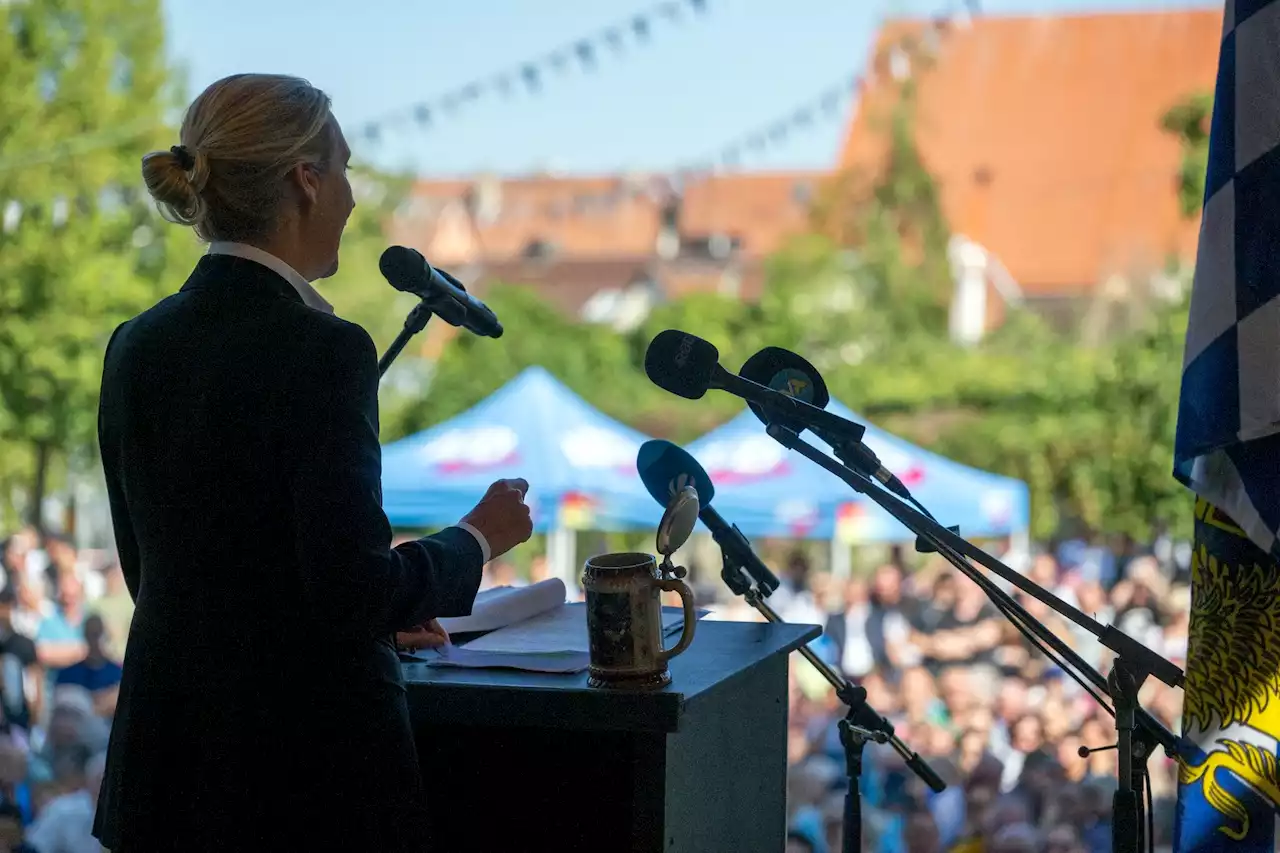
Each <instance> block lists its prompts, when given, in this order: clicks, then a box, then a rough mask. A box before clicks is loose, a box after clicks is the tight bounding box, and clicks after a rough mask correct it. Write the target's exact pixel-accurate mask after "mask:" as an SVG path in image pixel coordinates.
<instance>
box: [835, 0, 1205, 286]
mask: <svg viewBox="0 0 1280 853" xmlns="http://www.w3.org/2000/svg"><path fill="white" fill-rule="evenodd" d="M926 26H927V23H926V22H924V21H913V20H904V21H894V22H890V23H889V24H888V25H886V27H885V28H884V29H883V31H882V32H881V33H880V36H879V39H878V43H877V48H876V52H875V54H873V55H874V56H875V57H877V60H876V61H875V62H873V69H874V70H875V71H876V72H877V73H876V75H875V78H874V79H875V80H876V81H878V82H873V83H871V84H870V85H869V87H868V88H867V89H866V91H864V95H863V99H862V103H861V105H860V108H859V110H858V112H857V114H856V115H855V117H854V120H853V123H852V126H851V128H850V130H849V133H848V136H847V139H846V143H845V146H844V151H843V154H842V157H841V166H842V167H843V168H844V169H846V170H853V171H855V172H860V173H863V174H870V173H874V171H875V169H876V168H878V164H879V163H880V162H881V158H882V157H883V153H884V146H885V133H884V131H883V123H884V120H885V116H886V113H887V112H888V110H889V109H890V106H891V104H892V103H893V101H894V98H895V97H896V95H895V85H896V84H895V83H894V82H893V78H892V75H891V74H889V73H887V71H888V63H886V62H885V57H886V56H888V55H890V54H891V53H892V51H893V50H894V46H895V45H901V44H902V43H903V40H904V38H910V37H912V36H914V35H916V34H919V33H922V32H923V31H924V29H925V27H926ZM1221 27H1222V10H1221V7H1217V8H1213V9H1203V10H1189V11H1168V12H1141V13H1125V14H1089V15H1068V16H1032V17H981V18H977V19H974V20H973V21H972V22H971V24H970V25H968V26H956V27H952V28H951V29H949V30H948V31H946V32H944V33H942V34H941V36H940V38H938V39H937V47H936V53H935V58H934V59H933V61H932V62H931V63H929V64H928V65H927V66H926V67H922V68H917V69H916V71H915V80H916V82H917V90H918V101H917V105H918V112H917V119H916V130H915V132H916V137H917V142H918V145H919V147H920V150H921V155H922V156H923V158H924V160H925V163H926V165H927V166H928V167H929V169H930V171H931V172H932V173H933V174H934V176H935V177H936V178H937V180H938V182H939V184H940V187H941V191H942V201H943V208H944V211H945V213H946V215H947V218H948V220H949V221H950V224H951V227H952V230H953V231H956V232H958V233H962V234H964V235H965V236H967V237H969V238H970V239H973V240H976V241H977V242H979V243H981V244H982V245H984V246H986V247H987V248H988V249H989V250H991V251H992V252H994V253H995V254H996V255H997V256H998V257H999V258H1000V259H1001V260H1002V261H1003V263H1004V264H1005V266H1006V267H1007V268H1008V269H1009V271H1010V272H1011V273H1012V275H1013V277H1014V278H1015V279H1016V280H1017V281H1018V283H1019V284H1020V285H1021V286H1022V288H1023V289H1024V291H1026V292H1028V293H1030V294H1032V295H1035V294H1037V293H1065V292H1071V291H1074V290H1079V289H1083V288H1090V287H1092V286H1093V285H1095V284H1097V283H1098V282H1099V281H1100V280H1101V279H1103V278H1104V277H1106V276H1107V275H1108V274H1110V273H1112V272H1128V271H1132V270H1134V269H1135V268H1141V269H1150V268H1152V267H1153V266H1155V267H1159V266H1162V265H1163V263H1164V261H1165V259H1166V258H1167V257H1168V256H1169V255H1170V254H1177V255H1179V256H1182V257H1191V256H1193V255H1194V253H1195V246H1196V234H1197V229H1198V225H1197V223H1195V222H1188V221H1186V220H1184V219H1183V218H1182V217H1181V215H1180V211H1179V209H1178V204H1177V172H1178V168H1179V165H1180V163H1181V157H1182V154H1181V151H1180V149H1179V146H1178V143H1177V140H1175V139H1174V138H1173V137H1172V136H1171V135H1169V134H1168V133H1166V132H1164V131H1163V130H1162V129H1161V127H1160V120H1161V117H1162V116H1163V115H1164V113H1165V111H1166V110H1168V109H1169V107H1171V106H1173V105H1174V104H1175V103H1177V102H1178V101H1180V100H1182V99H1183V98H1185V97H1187V96H1189V95H1193V94H1197V93H1200V92H1203V91H1209V90H1212V88H1213V85H1214V80H1215V77H1216V73H1217V60H1218V46H1219V42H1220V38H1221Z"/></svg>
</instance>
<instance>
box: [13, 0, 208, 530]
mask: <svg viewBox="0 0 1280 853" xmlns="http://www.w3.org/2000/svg"><path fill="white" fill-rule="evenodd" d="M168 81H169V76H168V72H167V69H166V66H165V61H164V28H163V21H162V16H161V10H160V3H159V0H26V2H22V3H4V4H0V206H3V207H4V208H5V210H6V213H7V217H6V222H5V223H4V227H0V318H3V320H2V322H0V411H2V414H0V429H3V435H2V438H3V448H4V450H3V451H2V452H3V453H5V455H6V456H12V455H14V454H21V455H23V456H25V457H26V458H27V460H28V461H27V462H26V463H14V462H13V460H12V459H10V460H9V461H8V462H7V463H6V464H4V465H0V474H2V473H9V474H18V475H25V476H26V477H27V478H28V482H27V483H25V484H24V485H26V486H27V489H26V491H27V492H28V494H29V499H28V501H27V503H28V504H29V505H30V506H32V507H35V506H38V505H39V497H40V496H41V495H42V494H43V492H44V490H45V488H46V484H47V477H48V475H49V473H50V471H51V470H53V469H54V466H55V464H56V463H58V462H60V461H61V462H65V461H66V460H67V459H68V458H83V457H84V456H85V454H86V452H87V451H88V450H89V449H91V448H92V447H93V446H94V421H95V414H96V411H97V393H98V385H99V380H100V376H101V365H102V352H103V350H104V348H105V345H106V341H107V338H108V337H109V335H110V333H111V331H112V329H114V328H115V326H116V325H117V324H119V323H120V322H122V321H123V320H125V319H128V318H129V317H131V316H133V315H134V314H136V313H137V312H138V311H139V310H140V309H142V308H145V307H146V306H148V305H150V304H152V303H153V302H154V301H156V299H158V298H159V297H160V296H161V295H162V294H163V293H164V292H165V291H166V290H167V289H168V288H169V287H170V286H171V285H172V276H171V275H170V271H171V270H172V269H174V268H175V267H180V266H184V265H185V264H186V263H188V262H189V259H190V257H191V255H192V253H193V251H194V246H193V243H192V241H191V240H190V238H189V236H187V235H185V234H178V233H175V229H165V228H163V227H161V226H162V223H160V222H159V221H158V218H157V217H156V216H155V214H154V212H153V210H152V208H151V206H150V205H149V204H148V203H147V202H146V200H145V195H144V194H143V193H141V192H140V184H141V179H140V175H139V155H140V153H141V152H143V151H146V150H149V149H151V148H156V147H159V146H160V145H167V144H169V143H168V141H167V140H168V134H166V133H165V132H164V112H165V109H166V107H167V106H169V105H170V104H171V103H172V99H171V97H170V94H171V90H170V88H169V84H168ZM184 238H185V239H184ZM0 485H3V486H6V487H10V486H13V485H14V484H13V483H12V482H10V483H2V484H0ZM4 491H5V495H6V496H7V494H8V492H9V489H8V488H5V489H4Z"/></svg>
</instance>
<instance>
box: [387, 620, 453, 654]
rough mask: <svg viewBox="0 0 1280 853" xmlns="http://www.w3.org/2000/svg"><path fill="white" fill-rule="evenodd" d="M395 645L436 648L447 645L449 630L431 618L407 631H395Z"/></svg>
mask: <svg viewBox="0 0 1280 853" xmlns="http://www.w3.org/2000/svg"><path fill="white" fill-rule="evenodd" d="M396 645H397V646H398V647H400V648H402V649H410V650H413V651H416V650H418V649H438V648H440V647H441V646H447V645H449V632H448V631H446V630H445V629H444V628H442V627H440V623H439V621H437V620H435V619H432V620H431V621H430V622H426V623H424V624H422V625H419V626H418V627H416V628H412V629H410V630H408V631H397V632H396Z"/></svg>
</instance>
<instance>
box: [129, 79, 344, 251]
mask: <svg viewBox="0 0 1280 853" xmlns="http://www.w3.org/2000/svg"><path fill="white" fill-rule="evenodd" d="M329 110H330V100H329V96H328V95H326V94H325V93H324V92H322V91H320V90H319V89H317V88H315V87H314V86H312V85H311V84H310V83H308V82H307V81H306V80H303V79H301V78H298V77H289V76H286V75H282V74H236V75H233V76H231V77H226V78H223V79H222V80H219V81H218V82H216V83H214V84H212V85H211V86H209V88H207V89H205V90H204V91H203V92H201V93H200V96H199V97H197V98H196V99H195V100H194V101H192V103H191V106H190V107H188V108H187V112H186V115H185V116H184V117H183V120H182V130H181V132H180V134H179V138H180V140H181V144H180V145H175V146H174V147H173V148H170V149H169V150H168V151H153V152H151V153H150V154H147V155H146V156H145V157H143V158H142V179H143V181H144V182H145V183H146V185H147V191H148V192H150V193H151V197H152V198H154V199H155V201H156V205H157V207H159V209H160V212H161V214H162V215H163V216H164V217H165V218H166V219H168V220H170V221H171V222H176V223H178V224H180V225H188V226H191V227H192V228H194V229H195V232H196V234H197V235H198V236H199V237H200V238H201V239H202V240H207V241H212V240H231V241H237V242H243V241H245V240H250V239H253V238H255V237H262V236H265V235H266V234H269V233H270V232H271V231H272V230H273V229H274V226H275V220H276V216H277V213H278V210H279V207H280V202H281V200H282V199H283V197H284V191H285V181H284V179H285V176H286V175H288V174H289V172H290V171H292V170H293V169H294V168H295V167H296V166H298V165H299V164H304V163H305V164H311V165H315V166H317V167H320V168H326V167H327V166H328V165H329V164H328V160H329V155H330V151H331V146H332V142H333V134H332V131H331V116H330V112H329Z"/></svg>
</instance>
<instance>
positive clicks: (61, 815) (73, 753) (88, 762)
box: [27, 744, 105, 853]
mask: <svg viewBox="0 0 1280 853" xmlns="http://www.w3.org/2000/svg"><path fill="white" fill-rule="evenodd" d="M104 763H105V756H104V755H102V754H101V753H99V754H97V755H95V754H93V753H92V752H91V751H90V750H89V748H88V747H87V746H84V745H83V744H77V745H76V746H74V747H72V748H69V749H67V750H64V751H63V752H61V753H60V754H59V755H58V757H57V758H56V759H54V765H53V778H54V790H55V794H54V796H53V798H52V799H51V800H49V802H48V803H47V804H46V805H45V807H44V808H43V809H42V810H41V812H40V814H39V816H38V817H36V819H35V820H34V821H33V822H32V824H31V826H30V827H29V828H28V830H27V843H29V844H30V845H31V846H32V847H34V848H35V849H36V850H38V851H40V853H100V851H101V850H102V845H100V844H99V843H98V840H97V839H96V838H94V837H93V813H94V807H95V804H96V803H97V799H98V788H99V787H100V786H101V784H102V771H103V766H104Z"/></svg>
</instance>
